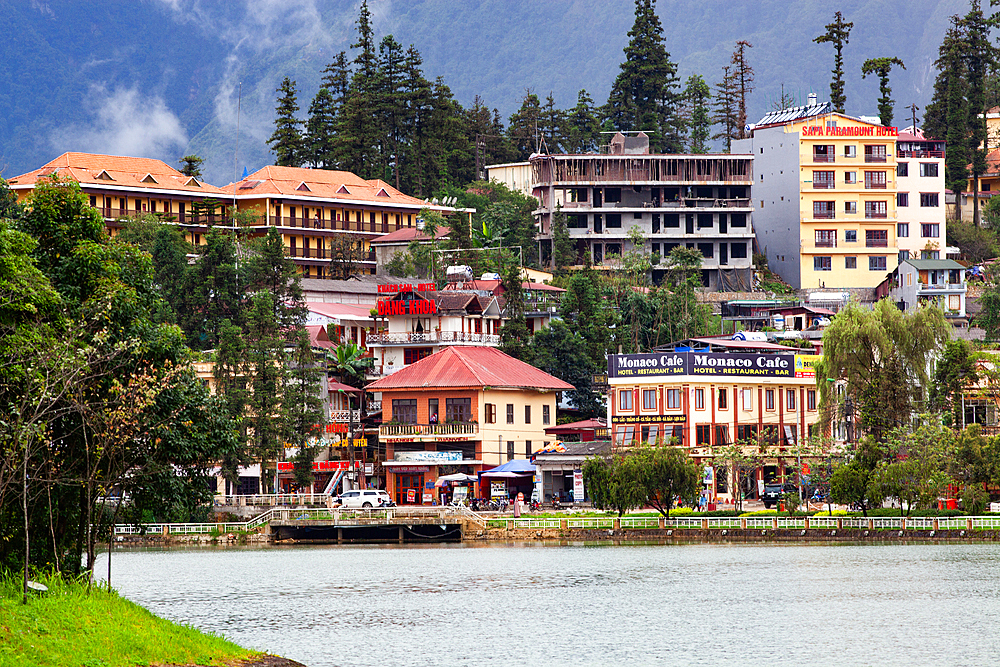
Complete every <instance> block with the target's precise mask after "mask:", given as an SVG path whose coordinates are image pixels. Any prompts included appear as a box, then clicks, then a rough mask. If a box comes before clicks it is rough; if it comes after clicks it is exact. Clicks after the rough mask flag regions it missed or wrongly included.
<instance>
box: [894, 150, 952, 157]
mask: <svg viewBox="0 0 1000 667" xmlns="http://www.w3.org/2000/svg"><path fill="white" fill-rule="evenodd" d="M896 157H916V158H921V157H923V158H934V157H937V158H943V157H944V151H926V150H922V149H918V150H903V149H899V148H897V149H896Z"/></svg>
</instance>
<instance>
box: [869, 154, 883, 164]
mask: <svg viewBox="0 0 1000 667" xmlns="http://www.w3.org/2000/svg"><path fill="white" fill-rule="evenodd" d="M885 161H886V155H885V153H865V162H869V163H875V162H885Z"/></svg>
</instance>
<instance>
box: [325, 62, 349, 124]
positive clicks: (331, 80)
mask: <svg viewBox="0 0 1000 667" xmlns="http://www.w3.org/2000/svg"><path fill="white" fill-rule="evenodd" d="M321 81H322V83H321V85H320V87H321V88H326V89H327V90H329V91H330V95H332V96H333V103H334V105H335V108H336V109H338V110H339V109H340V108H341V107H342V106H343V105H344V100H346V99H347V92H348V89H349V88H350V86H351V65H350V63H348V62H347V54H346V53H344V52H343V51H341V52H340V53H338V54H337V56H336V57H335V58H334V59H333V62H332V63H330V64H329V65H327V66H326V67H325V68H323V78H322V80H321Z"/></svg>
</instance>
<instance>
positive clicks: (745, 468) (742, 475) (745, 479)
mask: <svg viewBox="0 0 1000 667" xmlns="http://www.w3.org/2000/svg"><path fill="white" fill-rule="evenodd" d="M712 454H713V456H714V458H713V463H714V465H715V466H716V474H719V472H718V471H719V468H720V467H724V468H725V469H726V474H728V475H729V476H730V482H731V483H732V495H733V502H734V505H735V507H736V510H737V511H738V512H742V511H743V500H744V498H743V494H744V489H746V488H748V487H749V486H750V485H751V484H753V483H754V480H755V479H756V475H757V470H758V469H759V468H760V467H761V466H763V465H764V457H763V456H761V455H760V446H759V444H758V443H757V442H756V440H755V441H753V442H738V443H735V444H731V445H726V446H724V447H714V448H713V449H712ZM720 463H721V465H720Z"/></svg>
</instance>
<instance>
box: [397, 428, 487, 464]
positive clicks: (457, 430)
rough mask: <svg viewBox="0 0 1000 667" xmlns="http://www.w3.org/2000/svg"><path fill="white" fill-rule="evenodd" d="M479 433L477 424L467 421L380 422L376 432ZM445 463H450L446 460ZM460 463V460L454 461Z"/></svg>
mask: <svg viewBox="0 0 1000 667" xmlns="http://www.w3.org/2000/svg"><path fill="white" fill-rule="evenodd" d="M477 433H479V424H473V423H468V422H455V423H451V424H449V423H444V424H382V425H381V426H379V427H378V434H379V436H381V437H387V436H394V435H420V436H423V435H431V436H438V435H476V434H477ZM447 463H452V462H451V461H448V462H447ZM455 463H460V461H455Z"/></svg>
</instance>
